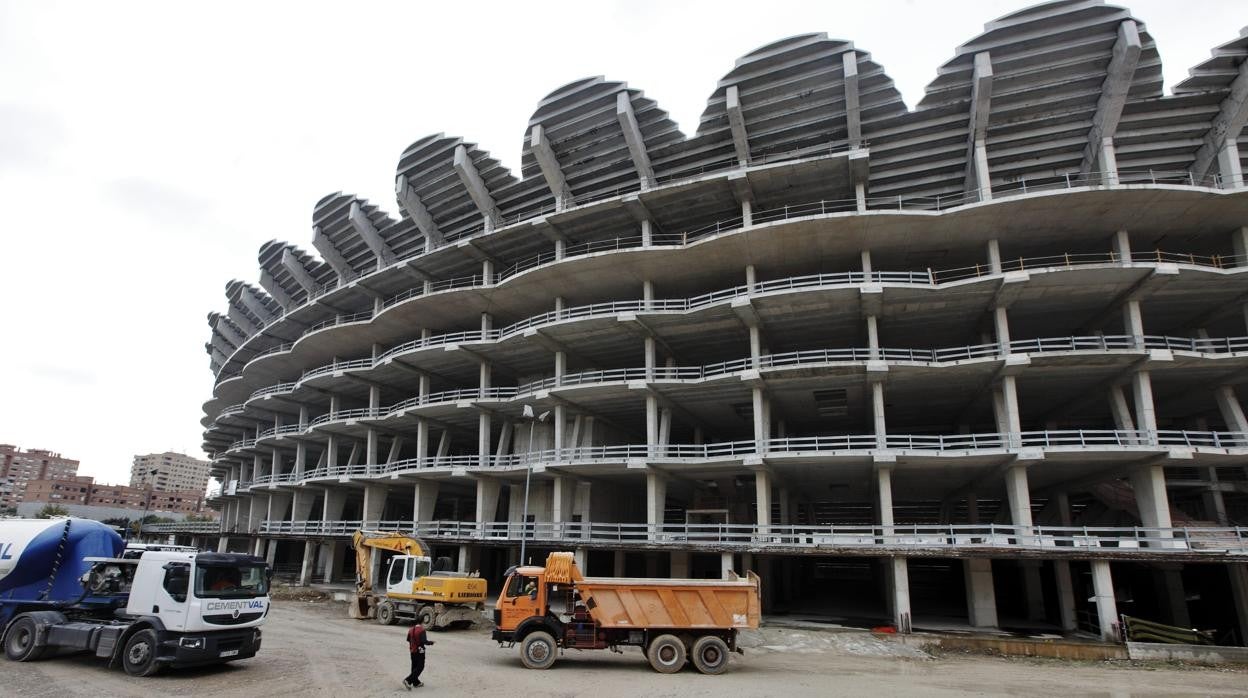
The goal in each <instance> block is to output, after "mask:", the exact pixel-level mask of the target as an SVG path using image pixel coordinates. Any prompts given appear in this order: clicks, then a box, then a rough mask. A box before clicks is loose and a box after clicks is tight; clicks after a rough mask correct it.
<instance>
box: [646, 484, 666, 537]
mask: <svg viewBox="0 0 1248 698" xmlns="http://www.w3.org/2000/svg"><path fill="white" fill-rule="evenodd" d="M666 507H667V473H664V472H661V471H659V470H654V469H650V470H647V471H646V523H647V524H648V525H650V526H651V535H653V534H654V533H655V532H657V530H658V527H660V526H662V525H663V512H664V510H665V509H666Z"/></svg>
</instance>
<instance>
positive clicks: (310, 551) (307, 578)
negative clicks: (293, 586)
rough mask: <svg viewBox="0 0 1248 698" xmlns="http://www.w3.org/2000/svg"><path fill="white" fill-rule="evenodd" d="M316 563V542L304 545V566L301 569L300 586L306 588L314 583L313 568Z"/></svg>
mask: <svg viewBox="0 0 1248 698" xmlns="http://www.w3.org/2000/svg"><path fill="white" fill-rule="evenodd" d="M315 563H316V541H314V540H309V541H304V543H303V564H302V565H300V567H299V586H301V587H306V586H308V585H309V584H311V583H312V566H313V565H314V564H315Z"/></svg>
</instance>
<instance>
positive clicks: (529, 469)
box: [520, 405, 550, 565]
mask: <svg viewBox="0 0 1248 698" xmlns="http://www.w3.org/2000/svg"><path fill="white" fill-rule="evenodd" d="M524 416H525V417H527V418H528V420H529V444H528V447H527V448H526V449H525V451H526V452H525V455H524V513H522V514H521V515H520V526H521V528H520V564H522V565H523V564H524V551H525V543H526V542H527V541H528V539H529V481H530V480H531V479H532V477H533V431H534V428H535V427H536V426H537V423H538V422H545V421H546V418H547V417H548V416H550V412H549V411H546V412H543V413H541V414H540V415H538V416H537V417H534V416H533V406H532V405H525V406H524Z"/></svg>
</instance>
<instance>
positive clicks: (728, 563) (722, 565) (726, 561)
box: [719, 553, 736, 579]
mask: <svg viewBox="0 0 1248 698" xmlns="http://www.w3.org/2000/svg"><path fill="white" fill-rule="evenodd" d="M735 572H736V570H735V569H733V564H732V553H720V554H719V578H720V579H728V578H729V577H730V576H731V575H730V574H729V573H735Z"/></svg>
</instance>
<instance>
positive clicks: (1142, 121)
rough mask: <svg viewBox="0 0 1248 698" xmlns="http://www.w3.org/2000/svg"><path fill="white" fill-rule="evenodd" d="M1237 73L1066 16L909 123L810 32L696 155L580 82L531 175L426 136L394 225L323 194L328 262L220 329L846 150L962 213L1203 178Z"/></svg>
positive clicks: (940, 95) (320, 223) (727, 98)
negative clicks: (669, 190) (577, 217)
mask: <svg viewBox="0 0 1248 698" xmlns="http://www.w3.org/2000/svg"><path fill="white" fill-rule="evenodd" d="M1246 57H1248V35H1244V34H1241V35H1240V36H1239V37H1238V38H1236V39H1234V40H1232V41H1229V42H1227V43H1225V44H1223V45H1221V46H1219V47H1217V48H1216V49H1214V51H1213V56H1212V57H1211V58H1210V59H1209V60H1207V61H1204V62H1202V63H1201V64H1200V65H1198V66H1196V67H1195V68H1193V70H1192V71H1191V73H1192V74H1191V77H1190V78H1188V79H1187V80H1184V81H1183V82H1181V83H1180V84H1179V85H1177V86H1176V87H1175V89H1174V94H1172V95H1163V93H1162V81H1161V59H1160V55H1159V53H1158V50H1157V47H1156V45H1155V43H1154V41H1153V38H1152V36H1151V35H1150V34H1149V33H1148V31H1147V28H1146V26H1145V24H1144V22H1143V21H1142V20H1141V19H1139V18H1136V17H1134V16H1133V15H1132V14H1131V13H1130V11H1129V10H1127V9H1125V8H1122V7H1118V6H1115V5H1107V4H1104V3H1102V2H1100V1H1099V0H1058V1H1057V2H1048V3H1043V4H1039V5H1036V6H1034V7H1030V8H1027V9H1024V10H1020V11H1018V12H1014V13H1011V14H1009V15H1006V16H1004V17H1001V18H999V19H996V20H993V21H990V22H988V23H987V24H986V25H985V27H984V31H983V33H981V34H979V35H978V36H975V37H972V38H971V39H970V40H968V41H966V42H964V43H962V44H961V45H959V46H957V47H956V48H955V49H954V56H953V58H951V59H950V60H949V61H947V62H946V63H945V64H944V65H942V66H940V67H939V68H938V69H937V71H936V77H935V79H934V80H932V82H931V83H930V84H929V85H928V86H927V89H926V94H925V95H924V97H923V99H922V100H921V101H920V102H919V104H918V105H917V107H916V108H915V109H913V110H907V109H906V107H905V105H904V104H903V102H902V100H901V96H900V95H899V94H898V92H897V90H896V88H895V86H894V85H893V81H892V80H891V79H890V78H889V77H888V75H887V74H886V73H885V71H884V69H883V68H882V67H881V66H880V65H879V64H878V63H876V62H875V61H874V60H872V58H871V55H870V54H868V53H866V52H865V51H862V50H860V49H858V48H856V47H855V46H854V45H853V43H851V42H850V41H846V40H839V39H830V38H828V37H827V36H826V35H824V34H820V33H811V34H802V35H798V36H793V37H788V38H785V39H781V40H779V41H775V42H773V43H770V44H767V45H765V46H762V47H760V48H758V49H756V50H754V51H751V52H749V53H747V54H746V55H744V56H743V57H741V58H740V59H738V60H737V61H736V62H735V64H734V66H733V67H732V69H731V70H729V71H728V73H727V74H725V75H724V76H723V78H722V79H720V80H719V82H718V83H717V84H716V86H715V89H714V90H713V91H712V92H711V94H710V97H709V98H708V100H707V106H706V109H705V111H704V112H703V114H702V116H701V119H700V121H699V124H698V128H697V132H696V134H695V135H693V136H692V137H689V138H686V137H685V136H684V135H683V134H681V132H680V131H679V130H678V129H677V127H676V124H675V123H674V122H673V121H672V120H671V119H670V118H669V117H668V114H667V112H665V111H664V110H663V109H662V108H661V107H660V106H659V105H658V104H657V103H656V102H655V101H654V100H652V99H649V98H647V97H646V96H645V95H644V94H643V93H642V92H641V91H640V90H638V89H635V88H632V87H629V86H628V85H627V84H626V83H624V82H621V81H613V80H607V79H606V78H603V77H588V78H583V79H580V80H576V81H573V82H571V83H568V84H566V85H564V86H562V87H560V88H558V89H556V90H554V91H552V92H551V93H550V94H548V95H547V96H546V97H544V98H543V99H541V100H540V101H539V103H538V105H537V108H536V110H535V111H534V112H533V115H532V116H531V117H530V119H529V123H528V125H527V129H526V132H525V134H524V149H523V154H522V162H521V174H522V177H519V178H518V177H517V176H515V175H514V174H513V173H512V172H510V171H509V170H508V169H507V168H506V167H504V166H503V165H502V164H501V163H499V161H498V160H497V159H496V158H493V157H491V156H490V154H489V153H488V152H486V151H484V150H482V149H480V148H479V147H477V146H476V145H475V144H474V143H472V142H469V141H466V140H464V139H462V138H459V137H454V136H447V135H445V134H433V135H430V136H426V137H424V138H421V139H419V140H417V141H415V142H414V143H412V144H411V145H410V146H408V147H407V148H406V149H405V150H404V151H403V153H402V154H401V156H400V158H399V163H398V167H397V171H396V199H397V212H396V213H394V214H387V213H385V212H384V211H382V210H381V209H380V208H378V207H377V206H375V205H373V204H371V203H369V202H367V201H365V200H363V199H360V198H358V197H355V196H353V195H350V194H344V193H340V192H339V193H334V194H331V195H329V196H326V197H325V198H323V199H322V200H321V201H320V202H318V204H317V205H316V208H315V210H314V213H313V229H314V240H313V245H314V247H316V249H317V252H318V253H319V256H320V259H321V260H324V261H320V260H318V259H317V258H315V257H313V256H311V255H310V254H308V253H305V252H303V251H302V250H299V249H298V248H296V247H294V246H293V245H290V244H288V243H281V242H276V241H274V242H270V243H267V244H266V245H265V246H264V247H262V248H261V251H260V265H261V275H260V282H261V285H262V286H263V287H264V289H265V291H260V290H258V289H254V288H251V287H248V288H250V289H251V290H250V291H248V292H246V293H244V292H242V291H241V290H239V289H240V288H241V287H235V286H233V285H232V286H231V287H230V290H229V291H228V295H229V300H230V308H229V312H228V313H226V314H225V315H223V316H222V317H226V318H228V320H229V322H230V323H231V326H233V327H235V328H236V329H238V330H241V331H242V332H243V333H244V335H250V334H252V333H253V332H255V331H256V330H255V327H258V326H260V325H261V324H262V322H263V321H264V320H265V318H264V317H262V316H264V315H265V314H266V313H277V314H281V312H282V309H289V308H292V307H298V306H300V305H302V304H306V303H307V302H308V301H309V299H310V298H311V297H312V296H315V295H317V294H316V293H313V292H312V289H311V288H309V286H313V285H315V286H316V287H318V288H325V287H328V286H331V285H333V284H342V283H344V282H347V281H349V280H350V279H352V278H355V277H357V276H360V275H363V274H368V273H371V272H373V271H374V270H376V269H378V268H380V267H381V266H384V265H386V264H390V263H392V262H393V261H395V260H403V259H407V258H409V257H412V256H415V255H418V254H423V253H425V252H428V251H431V250H434V249H436V248H438V247H439V246H441V245H444V244H445V243H446V242H449V241H453V240H455V239H457V238H462V237H464V236H468V235H475V234H478V233H481V232H490V231H492V230H494V229H497V228H500V227H504V226H507V225H512V224H514V223H516V222H518V221H523V220H526V219H534V220H535V221H538V222H540V220H541V217H542V216H544V215H545V214H547V213H550V212H553V211H555V210H556V209H559V210H562V209H565V208H568V207H571V206H578V205H583V204H585V203H588V202H592V201H595V200H599V199H604V198H609V197H612V196H617V197H618V196H621V195H625V194H627V193H628V192H632V191H637V190H639V189H646V188H652V187H656V186H661V185H664V184H665V183H668V182H672V181H674V180H678V179H682V178H686V177H693V176H698V175H700V174H702V173H705V172H710V171H717V170H726V169H731V168H735V167H739V166H740V165H741V164H743V163H744V164H751V165H757V164H765V163H769V162H772V161H778V160H783V159H790V158H798V157H806V156H809V155H813V154H826V153H827V152H829V151H833V150H837V149H840V150H845V149H847V148H857V147H861V148H863V149H865V153H864V154H863V155H864V156H865V160H866V162H867V163H868V164H869V171H868V172H867V174H866V175H865V177H866V179H865V191H864V194H865V196H866V197H868V199H871V198H873V197H876V198H887V197H901V196H905V197H911V198H913V197H928V196H943V197H958V196H963V195H974V194H975V193H976V192H982V191H985V190H989V191H990V190H991V189H992V188H999V187H1009V186H1015V185H1017V186H1021V187H1026V186H1027V185H1028V184H1029V183H1044V182H1054V181H1061V180H1062V179H1063V178H1065V179H1067V180H1069V179H1070V178H1083V177H1088V176H1095V175H1096V173H1098V172H1101V171H1102V170H1104V167H1105V161H1106V159H1107V158H1114V159H1115V160H1116V163H1115V164H1116V168H1117V169H1118V170H1132V171H1141V170H1143V171H1158V172H1165V173H1167V176H1169V177H1173V176H1174V175H1175V173H1176V172H1177V173H1179V176H1182V175H1183V173H1187V174H1188V175H1190V176H1191V177H1193V178H1204V177H1206V176H1207V175H1209V174H1210V173H1211V172H1213V171H1216V170H1217V158H1218V157H1220V156H1225V155H1224V154H1225V152H1227V151H1226V147H1225V146H1226V144H1227V143H1228V142H1230V143H1232V144H1235V143H1238V142H1241V140H1242V131H1243V125H1244V121H1245V119H1248V106H1246V105H1248V76H1246V73H1248V68H1246V67H1245V58H1246ZM544 234H545V235H546V236H547V237H553V236H557V235H558V234H559V233H558V232H557V231H555V232H550V231H546V232H545V233H544ZM507 244H512V245H513V246H512V247H511V248H507V250H511V251H522V250H528V249H531V248H532V246H531V245H529V246H528V247H526V246H525V245H526V244H527V243H523V242H520V243H515V242H513V243H506V242H498V243H496V249H495V250H494V251H495V252H499V251H500V250H502V251H507V250H503V246H504V245H507ZM439 271H442V272H445V273H444V276H452V275H454V274H458V273H462V271H463V270H462V266H461V268H457V269H454V270H450V269H442V270H438V269H431V268H428V267H427V266H426V265H424V263H422V264H421V265H420V272H419V273H423V274H427V275H429V276H430V277H431V278H437V277H438V272H439ZM244 298H246V299H250V300H249V301H248V302H246V303H245V302H244ZM252 306H255V307H252ZM257 307H258V308H261V309H263V312H257V311H256V308H257ZM313 321H315V320H313ZM214 338H217V339H216V346H217V350H218V351H221V350H222V349H223V348H226V347H227V346H228V345H229V344H230V339H231V338H230V337H227V336H224V335H222V334H220V333H218V332H217V331H216V330H215V329H214ZM212 344H213V343H210V349H209V353H210V354H213V355H214V357H215V356H216V354H215V353H214V352H213V350H212V348H211V347H212ZM220 365H223V364H222V363H221V362H220V361H217V360H216V359H214V366H218V367H219V366H220Z"/></svg>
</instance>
